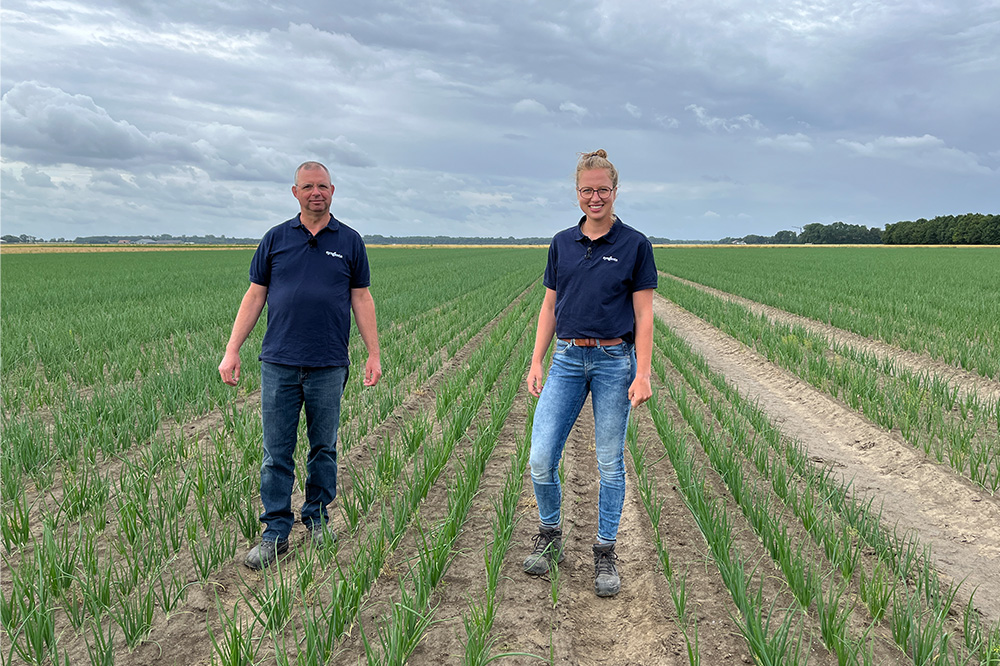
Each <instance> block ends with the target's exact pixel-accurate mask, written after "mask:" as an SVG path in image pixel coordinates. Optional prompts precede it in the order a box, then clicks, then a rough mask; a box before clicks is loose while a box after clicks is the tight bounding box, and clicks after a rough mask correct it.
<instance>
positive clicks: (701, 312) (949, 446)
mask: <svg viewBox="0 0 1000 666" xmlns="http://www.w3.org/2000/svg"><path fill="white" fill-rule="evenodd" d="M658 291H659V292H660V293H661V294H662V295H664V296H666V297H668V298H670V299H671V300H673V301H674V302H675V303H677V304H679V305H680V306H681V307H683V308H685V309H687V310H689V311H690V312H692V313H694V314H696V315H698V316H699V317H701V318H702V319H704V320H706V321H708V322H709V323H711V324H712V325H714V326H716V327H718V328H719V329H720V330H722V331H723V332H725V333H727V334H729V335H731V336H733V337H734V338H736V339H737V340H740V341H741V342H743V343H744V344H746V345H747V346H749V347H752V348H754V349H756V350H757V351H758V352H760V353H761V354H762V355H763V356H765V357H766V358H767V359H768V360H769V361H771V362H772V363H775V364H776V365H779V366H781V367H783V368H786V369H788V370H790V371H791V372H793V373H795V374H797V375H798V376H800V377H801V378H802V379H804V380H805V381H807V382H809V383H810V384H812V385H814V386H816V387H817V388H820V389H822V390H825V391H827V392H828V393H830V394H831V395H833V396H834V397H837V398H840V399H842V400H843V401H844V402H845V403H847V404H848V405H850V406H851V407H853V408H854V409H857V410H858V411H860V412H862V413H864V414H865V415H866V416H867V417H868V418H870V419H871V420H873V421H875V422H876V423H878V424H879V425H881V426H883V427H885V428H886V429H892V428H899V429H900V431H901V432H902V434H903V435H904V437H906V439H907V441H909V442H910V443H911V444H913V445H914V446H916V447H919V448H921V449H923V450H924V451H925V452H926V453H927V454H929V455H931V456H933V457H934V458H936V459H937V460H938V461H945V460H947V461H948V463H949V464H950V465H951V466H952V467H953V468H954V469H955V470H956V471H958V472H959V473H961V474H964V475H966V476H968V477H969V478H971V479H972V480H973V481H975V482H976V483H978V484H980V485H981V486H983V487H985V488H987V489H988V490H991V491H996V490H997V489H998V488H1000V400H996V399H992V400H988V401H987V400H981V399H979V398H978V397H977V396H976V395H975V394H974V393H970V394H967V395H965V396H964V397H959V395H958V392H957V390H956V389H955V387H954V386H952V385H951V384H949V382H947V381H945V380H942V379H940V378H938V377H936V376H934V375H932V374H930V373H919V374H918V373H914V372H911V371H909V370H906V369H905V368H902V367H900V366H898V365H897V364H893V363H892V362H886V361H880V360H879V359H878V358H877V357H876V356H874V355H872V354H866V353H864V352H861V351H858V350H853V349H850V348H849V347H844V346H832V345H831V344H830V343H829V342H828V341H827V340H826V338H824V337H822V336H820V335H817V334H814V333H811V332H809V331H807V330H805V329H804V328H803V327H801V326H791V325H788V324H783V323H780V322H772V321H771V320H770V319H768V318H767V317H766V316H764V315H754V314H753V313H751V312H750V310H748V309H747V308H746V307H744V306H742V305H739V304H736V303H732V302H729V301H726V300H723V299H720V298H717V297H715V296H712V295H709V294H707V293H705V292H702V291H700V290H698V289H696V288H694V287H690V286H687V285H685V284H682V283H680V282H677V281H675V280H663V281H661V283H660V286H659V287H658Z"/></svg>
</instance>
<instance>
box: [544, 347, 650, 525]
mask: <svg viewBox="0 0 1000 666" xmlns="http://www.w3.org/2000/svg"><path fill="white" fill-rule="evenodd" d="M635 372H636V363H635V349H634V347H633V345H631V344H629V343H627V342H623V343H621V344H618V345H614V346H612V347H577V346H576V345H573V344H570V343H568V342H565V341H563V340H557V341H556V350H555V353H553V354H552V366H551V367H550V368H549V375H548V377H547V378H546V380H545V385H544V388H542V394H541V397H539V399H538V406H537V407H536V408H535V420H534V424H533V426H532V429H531V457H530V459H529V462H530V464H531V482H532V484H533V485H534V487H535V500H536V501H537V502H538V517H539V520H540V521H541V523H542V525H544V526H546V527H558V526H559V524H560V515H559V508H560V505H561V500H562V495H561V488H560V485H559V461H560V459H561V458H562V453H563V447H564V446H565V445H566V438H567V437H569V433H570V430H571V429H572V428H573V424H574V423H575V422H576V418H577V416H579V415H580V410H581V409H582V408H583V403H584V402H585V401H586V399H587V393H588V392H589V393H590V395H591V403H592V404H593V407H594V425H595V428H594V431H595V432H594V439H595V444H596V448H597V468H598V470H599V471H600V473H601V489H600V495H599V497H598V503H597V509H598V515H597V538H598V540H599V541H600V542H604V543H614V542H615V540H616V538H617V536H618V523H619V522H621V517H622V505H623V504H624V503H625V431H626V429H627V428H628V417H629V413H630V412H631V410H632V404H631V402H630V401H629V399H628V388H629V386H630V385H631V384H632V381H633V380H634V379H635Z"/></svg>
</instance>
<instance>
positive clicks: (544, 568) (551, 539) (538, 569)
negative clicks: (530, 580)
mask: <svg viewBox="0 0 1000 666" xmlns="http://www.w3.org/2000/svg"><path fill="white" fill-rule="evenodd" d="M531 538H532V540H533V541H534V542H535V549H534V550H533V551H531V555H528V557H526V558H525V560H524V573H527V574H531V575H532V576H542V575H544V574H547V573H548V572H549V565H550V564H551V563H552V560H553V559H555V561H556V562H562V561H563V560H564V559H566V555H565V554H563V549H562V530H561V529H559V528H558V527H539V528H538V534H536V535H535V536H533V537H531Z"/></svg>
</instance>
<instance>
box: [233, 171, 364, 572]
mask: <svg viewBox="0 0 1000 666" xmlns="http://www.w3.org/2000/svg"><path fill="white" fill-rule="evenodd" d="M333 190H334V187H333V185H332V184H331V182H330V172H329V171H328V170H327V168H326V167H325V166H323V165H322V164H320V163H319V162H305V163H303V164H302V165H300V166H299V168H298V169H296V170H295V184H294V185H293V186H292V194H293V195H294V196H295V198H296V199H298V201H299V206H300V208H301V212H300V213H299V214H298V215H296V216H295V217H294V218H292V219H291V220H288V221H287V222H283V223H282V224H279V225H278V226H276V227H274V228H272V229H271V230H270V231H268V232H267V233H266V234H264V238H263V239H262V240H261V242H260V245H259V246H258V247H257V252H256V253H255V254H254V257H253V260H252V261H251V263H250V288H249V289H247V292H246V294H245V295H244V296H243V301H242V302H241V303H240V309H239V312H238V313H237V315H236V321H235V323H234V324H233V332H232V334H231V335H230V337H229V343H228V344H227V345H226V354H225V356H224V357H223V359H222V363H220V364H219V374H221V375H222V381H224V382H225V383H227V384H229V385H231V386H236V384H237V382H239V379H240V347H241V346H242V345H243V342H244V341H245V340H246V339H247V337H248V336H249V335H250V332H251V331H252V330H253V327H254V326H255V325H256V323H257V319H258V318H259V317H260V313H261V311H262V310H263V309H264V304H265V303H266V304H267V306H268V307H267V330H266V332H265V333H264V341H263V344H262V346H261V353H260V361H261V392H260V393H261V398H260V402H261V418H262V421H263V426H264V442H263V446H264V462H263V464H262V465H261V470H260V497H261V502H262V503H263V505H264V512H263V513H262V514H261V516H260V520H261V522H262V523H264V525H265V529H264V534H263V536H262V537H261V542H260V543H259V544H257V545H256V546H254V548H252V549H251V550H250V552H249V553H248V554H247V557H246V562H245V564H246V565H247V566H248V567H250V568H251V569H263V568H264V567H267V566H270V565H271V564H272V563H273V562H274V561H275V560H276V559H277V558H278V556H279V555H281V554H282V553H284V552H286V551H287V550H288V535H289V534H290V533H291V530H292V525H293V524H294V522H295V516H294V515H293V514H292V497H291V496H292V483H293V481H294V476H295V462H294V460H293V457H292V456H293V454H294V452H295V444H296V439H297V429H298V424H299V412H300V411H301V410H302V406H303V405H305V409H306V425H307V432H308V436H309V456H308V459H307V464H306V472H307V476H306V497H305V502H304V503H303V504H302V522H303V524H305V526H306V527H307V528H308V529H309V532H310V538H311V540H312V542H313V543H315V544H320V543H322V542H323V541H324V540H325V539H330V540H332V539H333V538H335V537H334V535H333V533H332V532H330V531H329V529H328V528H327V526H326V523H327V511H326V507H327V505H328V504H329V503H330V502H332V501H333V498H334V496H335V495H336V492H337V428H338V425H339V423H340V398H341V395H342V394H343V390H344V386H345V385H346V384H347V376H348V367H347V366H348V364H349V362H350V361H349V359H348V355H347V342H348V336H349V333H350V329H351V311H352V310H353V311H354V319H355V322H356V323H357V326H358V331H359V332H360V333H361V339H362V340H363V341H364V343H365V347H366V348H367V349H368V360H367V362H366V363H365V373H364V377H363V378H362V379H363V382H364V385H365V386H374V385H375V384H377V383H378V380H379V378H380V377H381V376H382V366H381V363H380V360H379V345H378V331H377V328H376V325H375V303H374V301H373V300H372V296H371V293H370V292H369V291H368V286H369V284H370V278H369V270H368V255H367V253H366V251H365V244H364V242H363V241H362V239H361V236H360V235H358V233H357V232H356V231H354V230H353V229H351V228H350V227H348V226H347V225H345V224H343V223H342V222H340V221H339V220H337V218H335V217H333V215H331V214H330V200H331V199H332V198H333Z"/></svg>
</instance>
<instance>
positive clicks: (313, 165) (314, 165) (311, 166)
mask: <svg viewBox="0 0 1000 666" xmlns="http://www.w3.org/2000/svg"><path fill="white" fill-rule="evenodd" d="M303 169H305V170H306V171H314V170H316V169H322V170H323V171H325V172H326V175H327V176H329V175H330V170H329V169H327V168H326V166H324V165H323V164H321V163H320V162H312V161H309V162H303V163H302V164H300V165H299V166H298V168H297V169H296V170H295V176H294V177H293V178H292V183H294V184H295V185H298V184H299V172H300V171H302V170H303Z"/></svg>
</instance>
